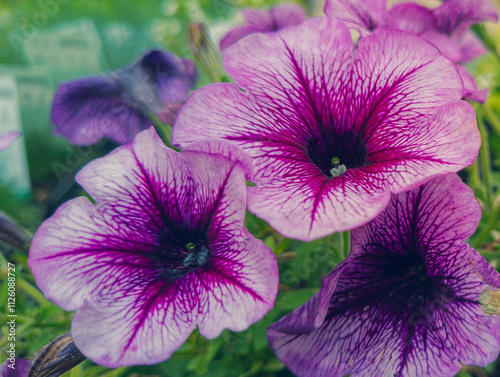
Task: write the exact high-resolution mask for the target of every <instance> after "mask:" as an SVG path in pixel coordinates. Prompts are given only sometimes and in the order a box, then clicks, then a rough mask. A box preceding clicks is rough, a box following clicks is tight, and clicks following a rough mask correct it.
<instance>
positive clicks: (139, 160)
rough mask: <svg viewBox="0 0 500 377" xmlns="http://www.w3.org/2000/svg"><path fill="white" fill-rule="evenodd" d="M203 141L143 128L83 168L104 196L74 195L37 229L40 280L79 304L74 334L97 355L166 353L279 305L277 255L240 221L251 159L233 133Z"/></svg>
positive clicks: (159, 357)
mask: <svg viewBox="0 0 500 377" xmlns="http://www.w3.org/2000/svg"><path fill="white" fill-rule="evenodd" d="M194 147H196V146H194ZM197 148H198V149H200V150H204V151H205V152H201V151H184V152H182V153H177V152H174V151H173V150H170V149H168V148H166V147H165V146H164V145H163V143H162V141H161V140H160V139H159V138H158V136H157V135H156V133H155V131H154V130H153V129H151V130H147V131H144V132H142V133H140V134H139V135H138V136H137V137H136V139H135V141H134V142H133V143H132V144H129V145H126V146H122V147H120V148H118V149H117V150H116V151H114V152H113V153H111V154H110V155H108V156H106V157H104V158H101V159H98V160H94V161H92V162H91V163H90V164H88V165H87V166H86V167H85V168H84V169H83V170H82V171H80V172H79V173H78V175H77V180H78V182H79V183H80V184H81V185H82V186H83V188H84V189H85V190H86V191H87V192H88V193H89V194H90V195H92V197H93V198H94V200H95V204H92V203H91V201H90V200H89V199H88V198H86V197H80V198H76V199H73V200H71V201H69V202H68V203H66V204H64V205H62V206H61V207H60V208H59V209H58V211H57V212H56V213H55V214H54V216H53V217H51V218H50V219H48V220H46V221H45V222H44V223H43V224H42V225H41V227H40V228H39V230H38V231H37V233H36V234H35V236H34V239H33V242H32V246H31V250H30V255H29V261H28V262H29V266H30V268H31V270H32V272H33V275H34V277H35V280H36V282H37V284H38V286H39V287H40V289H41V290H42V291H43V293H44V294H45V295H46V297H47V298H49V299H50V300H52V301H53V302H54V303H56V304H57V305H59V306H60V307H62V308H64V309H66V310H76V313H75V316H74V319H73V323H72V327H71V333H72V335H73V338H74V342H75V344H76V346H77V347H78V348H79V349H80V350H81V351H82V353H83V354H84V355H85V356H86V357H88V358H89V359H91V360H93V361H95V362H97V363H99V364H102V365H105V366H109V367H118V366H122V365H135V364H154V363H158V362H161V361H163V360H165V359H167V358H168V357H170V355H171V354H172V353H173V352H174V351H175V350H176V349H177V348H178V347H179V346H180V345H181V344H182V343H183V342H184V341H185V340H186V339H187V338H188V336H189V335H190V333H191V332H192V331H193V330H194V329H195V328H196V326H198V327H199V330H200V333H201V334H202V335H204V336H206V337H207V338H214V337H217V336H218V335H219V334H220V333H221V332H222V330H223V329H231V330H234V331H242V330H244V329H246V328H247V327H248V326H249V325H250V324H251V323H253V322H255V321H257V320H259V319H261V318H262V317H263V316H264V314H265V313H266V312H267V311H268V310H269V309H270V308H271V307H272V306H273V303H274V299H275V296H276V294H277V289H278V270H277V264H276V260H275V258H274V256H273V253H272V252H271V250H270V249H269V248H268V247H267V246H265V245H264V243H263V242H262V241H260V240H258V239H255V238H254V237H253V236H252V235H251V234H250V233H249V232H248V231H247V230H246V228H245V227H244V223H243V221H244V216H245V209H246V208H245V186H246V180H245V170H244V168H243V167H245V166H246V167H245V169H247V168H248V167H249V166H251V165H249V164H248V163H245V162H244V161H243V160H242V162H241V163H239V162H238V160H237V159H239V157H238V156H244V154H242V153H240V152H238V151H236V152H235V149H234V147H233V146H232V145H226V144H214V143H211V144H210V143H207V144H204V145H201V146H200V145H199V146H198V147H197ZM219 150H224V151H225V152H224V153H225V154H226V155H229V154H231V153H233V154H232V156H233V157H235V160H236V162H235V161H233V160H230V159H228V158H225V157H223V156H222V155H220V154H216V152H218V151H219ZM206 152H210V153H206Z"/></svg>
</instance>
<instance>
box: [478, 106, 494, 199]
mask: <svg viewBox="0 0 500 377" xmlns="http://www.w3.org/2000/svg"><path fill="white" fill-rule="evenodd" d="M477 126H478V127H479V132H480V133H481V149H479V156H480V158H481V167H482V172H483V181H484V186H485V187H484V191H485V192H484V193H485V195H484V201H485V202H486V206H487V207H488V209H490V208H491V205H492V202H491V193H492V185H491V181H492V179H491V161H490V156H489V143H488V130H487V129H486V127H485V124H484V119H483V117H482V115H480V116H478V118H477Z"/></svg>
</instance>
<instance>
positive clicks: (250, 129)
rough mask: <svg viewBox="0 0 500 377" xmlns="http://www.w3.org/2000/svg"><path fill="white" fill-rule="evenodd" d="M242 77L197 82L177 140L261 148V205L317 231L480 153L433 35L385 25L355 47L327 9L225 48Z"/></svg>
mask: <svg viewBox="0 0 500 377" xmlns="http://www.w3.org/2000/svg"><path fill="white" fill-rule="evenodd" d="M224 65H225V67H226V70H227V72H228V73H229V74H230V75H231V76H232V77H233V79H234V80H235V81H236V83H237V84H238V85H239V86H240V87H241V88H243V90H241V89H240V87H239V86H238V85H236V84H231V83H225V84H212V85H208V86H206V87H203V88H201V89H198V90H197V91H195V92H194V93H193V94H192V95H191V96H190V97H189V98H188V100H187V101H186V103H185V104H184V105H183V107H182V109H181V110H180V112H179V115H178V118H177V121H176V124H175V127H174V130H173V141H174V143H177V144H178V145H181V146H186V145H188V144H189V143H190V142H193V141H196V140H200V139H203V138H224V139H227V140H231V141H233V142H236V143H238V144H239V145H240V146H242V147H243V148H244V149H245V150H246V151H247V152H248V153H249V154H250V156H251V157H252V160H253V163H254V166H255V178H254V181H255V183H256V186H255V187H249V188H248V207H249V209H250V211H252V212H254V213H255V214H257V215H258V216H260V217H262V218H263V219H265V220H266V221H267V222H268V223H269V224H270V225H271V226H273V227H274V228H275V229H276V230H278V231H279V232H280V233H282V234H283V235H285V236H286V237H291V238H297V239H301V240H306V241H307V240H312V239H316V238H320V237H324V236H326V235H328V234H331V233H334V232H339V231H344V230H347V229H352V228H355V227H358V226H360V225H362V224H364V223H366V222H368V221H369V220H371V219H373V218H374V217H375V216H376V215H377V214H378V213H380V212H381V211H382V210H383V209H384V208H385V207H386V205H387V203H388V202H389V199H390V196H391V192H392V193H397V192H401V191H406V190H408V189H410V188H412V187H415V186H417V185H420V184H422V183H423V182H425V181H426V180H428V179H429V178H431V177H432V176H435V175H438V174H443V173H447V172H455V171H458V170H460V169H462V168H463V167H464V166H467V165H470V164H472V163H473V162H474V160H475V158H476V156H477V152H478V149H479V145H480V135H479V132H478V130H477V127H476V124H475V114H474V111H473V109H472V107H471V106H470V105H469V104H468V103H466V102H464V101H460V98H461V97H462V94H463V85H462V80H461V79H460V77H459V76H458V74H457V71H456V69H455V67H454V66H453V64H452V63H451V62H450V61H449V60H448V59H446V58H444V57H443V56H442V55H441V54H440V53H439V51H438V50H437V49H436V48H434V47H433V46H431V45H430V44H429V43H427V42H426V41H424V40H423V39H422V38H420V37H418V36H415V35H412V34H410V33H406V32H402V31H399V30H388V29H381V30H377V31H375V32H374V33H372V34H371V35H369V36H367V37H365V38H363V39H362V40H361V41H360V42H359V44H358V45H357V48H356V50H355V51H354V52H353V45H352V40H351V35H350V32H349V30H348V29H347V27H346V26H345V25H343V24H342V23H337V22H335V21H333V20H331V19H327V18H322V19H315V20H311V21H308V22H306V23H304V24H302V25H300V26H297V27H294V28H286V29H283V30H281V31H279V32H277V33H273V34H254V35H252V36H249V37H247V38H245V39H244V40H241V41H240V42H238V43H237V44H235V45H234V46H233V47H232V48H231V49H230V50H228V51H227V53H226V55H225V57H224Z"/></svg>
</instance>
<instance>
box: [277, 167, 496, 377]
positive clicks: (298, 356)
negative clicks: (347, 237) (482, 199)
mask: <svg viewBox="0 0 500 377" xmlns="http://www.w3.org/2000/svg"><path fill="white" fill-rule="evenodd" d="M480 217H481V208H480V206H479V203H478V202H477V200H476V199H475V198H474V193H473V192H472V190H471V189H470V188H468V187H467V186H466V185H465V184H464V183H462V182H461V181H460V178H459V177H458V176H457V175H455V174H449V175H446V176H442V177H439V178H435V179H433V180H431V181H429V182H428V183H426V184H424V185H423V186H421V187H419V188H416V189H413V190H412V191H409V192H405V193H401V194H398V195H394V196H393V197H392V199H391V203H390V204H389V206H388V207H387V209H386V210H385V211H384V212H383V213H382V214H380V215H379V216H378V217H377V218H376V219H375V220H374V221H372V222H370V223H369V224H366V225H364V226H363V227H361V228H358V229H355V230H354V231H352V247H351V253H350V255H349V257H348V258H347V259H346V260H345V261H344V262H342V263H341V264H340V265H339V266H337V268H335V270H333V271H332V272H331V273H330V274H329V275H328V276H327V277H325V278H324V279H323V283H322V287H321V289H320V291H319V292H318V293H317V294H316V295H315V296H313V298H312V299H311V300H309V301H308V302H306V303H305V304H304V305H303V306H302V307H300V308H298V309H296V310H295V311H294V312H292V313H291V314H289V315H287V316H285V317H283V318H282V319H280V320H279V321H278V322H276V323H275V324H273V325H272V326H271V327H270V328H269V330H268V337H269V341H270V344H271V347H272V348H273V350H274V352H275V353H276V355H277V356H278V358H280V359H281V360H282V361H283V362H284V363H285V364H286V366H287V367H288V368H289V369H290V370H291V371H292V372H294V373H295V374H296V375H297V376H311V377H312V376H314V377H323V376H329V377H330V376H331V377H343V376H346V375H350V376H352V377H382V376H383V377H386V376H387V377H389V376H391V377H392V376H419V377H431V376H432V377H433V376H443V377H448V376H449V377H451V376H455V374H456V373H457V372H458V371H459V370H460V368H461V367H462V364H475V365H480V366H486V365H487V364H488V363H490V362H492V361H493V360H495V359H496V357H497V356H498V352H499V351H500V310H499V308H500V275H499V274H498V272H496V271H495V269H494V268H493V267H492V266H490V265H489V264H488V262H487V261H486V260H484V259H483V258H482V257H481V255H479V254H478V253H477V252H476V251H475V250H474V249H473V248H472V247H470V246H469V245H467V244H466V243H465V240H466V239H467V238H468V237H469V236H471V235H472V233H473V232H474V230H475V229H476V227H477V224H478V223H479V220H480Z"/></svg>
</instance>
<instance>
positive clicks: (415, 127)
mask: <svg viewBox="0 0 500 377" xmlns="http://www.w3.org/2000/svg"><path fill="white" fill-rule="evenodd" d="M429 135H432V138H429ZM388 140H391V141H390V143H388ZM480 146H481V135H480V134H479V130H478V128H477V126H476V115H475V112H474V109H473V107H472V106H471V105H470V104H468V103H467V102H465V101H457V102H454V103H449V104H447V105H444V106H442V107H441V108H439V109H438V111H437V112H436V113H435V114H434V115H433V116H432V117H430V118H427V119H424V120H423V121H422V122H421V123H417V124H412V125H402V126H399V125H397V126H396V125H394V126H392V127H391V125H390V123H389V124H386V123H384V125H383V126H381V127H379V128H378V129H377V133H376V134H374V135H373V136H372V137H371V138H370V139H369V140H368V143H367V150H368V157H367V160H368V164H367V166H365V167H363V168H360V170H362V171H363V172H364V173H366V174H367V175H369V176H372V179H373V180H374V181H377V180H380V181H381V182H385V183H386V185H387V187H389V189H390V190H391V192H393V193H398V192H401V191H405V190H407V189H408V188H410V187H416V186H417V185H420V184H422V183H423V182H425V181H426V180H428V179H429V178H431V177H433V176H435V175H439V174H443V173H452V172H456V171H459V170H461V169H463V168H464V167H466V166H470V165H472V164H473V163H474V161H475V159H476V157H477V154H478V153H479V147H480Z"/></svg>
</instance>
